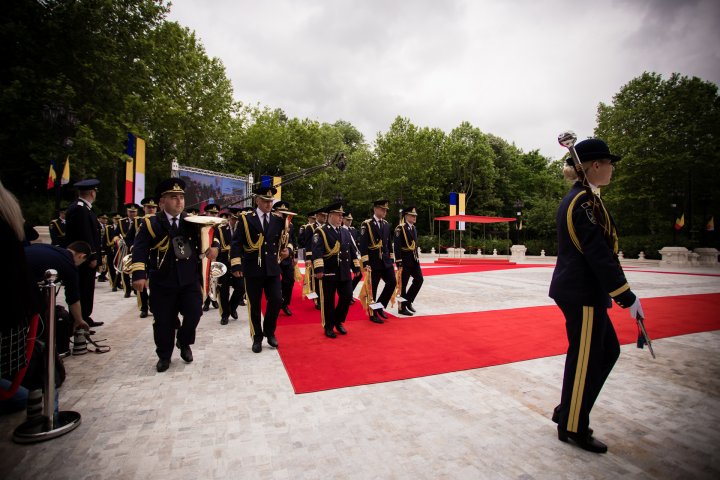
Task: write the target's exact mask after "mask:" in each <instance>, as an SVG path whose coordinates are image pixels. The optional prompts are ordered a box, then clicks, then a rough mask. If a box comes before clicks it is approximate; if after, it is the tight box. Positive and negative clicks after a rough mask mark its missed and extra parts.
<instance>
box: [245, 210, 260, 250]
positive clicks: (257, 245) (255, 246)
mask: <svg viewBox="0 0 720 480" xmlns="http://www.w3.org/2000/svg"><path fill="white" fill-rule="evenodd" d="M242 221H243V225H244V226H245V240H246V241H247V244H248V246H247V247H246V246H245V245H243V250H245V253H250V252H258V255H260V249H261V248H262V244H263V242H264V241H265V235H263V234H262V233H261V234H260V235H259V236H258V240H257V242H254V243H253V241H252V238H250V229H249V228H248V227H249V226H248V221H247V218H245V215H243V216H242Z"/></svg>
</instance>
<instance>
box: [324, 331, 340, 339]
mask: <svg viewBox="0 0 720 480" xmlns="http://www.w3.org/2000/svg"><path fill="white" fill-rule="evenodd" d="M325 336H326V337H328V338H337V335H335V332H333V331H332V330H325Z"/></svg>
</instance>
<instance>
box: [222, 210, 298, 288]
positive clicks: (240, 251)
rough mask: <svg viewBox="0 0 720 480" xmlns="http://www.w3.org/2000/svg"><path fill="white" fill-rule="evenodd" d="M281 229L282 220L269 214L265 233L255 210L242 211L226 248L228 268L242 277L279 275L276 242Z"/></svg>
mask: <svg viewBox="0 0 720 480" xmlns="http://www.w3.org/2000/svg"><path fill="white" fill-rule="evenodd" d="M283 228H285V224H284V222H283V220H282V219H280V218H278V217H277V216H275V215H273V214H270V219H269V220H268V231H267V235H266V234H264V233H263V227H262V223H261V222H260V217H258V215H257V213H256V212H255V211H252V212H248V213H245V214H242V215H241V216H240V218H239V219H238V226H237V229H236V230H235V235H233V239H232V244H231V247H230V268H231V269H232V271H233V272H239V271H242V274H243V276H244V277H266V276H268V277H271V276H276V275H280V265H279V264H278V243H279V242H280V234H281V233H282V231H283Z"/></svg>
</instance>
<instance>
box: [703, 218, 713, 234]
mask: <svg viewBox="0 0 720 480" xmlns="http://www.w3.org/2000/svg"><path fill="white" fill-rule="evenodd" d="M705 230H706V231H708V232H714V231H715V217H714V216H713V217H710V220H708V223H707V225H706V226H705Z"/></svg>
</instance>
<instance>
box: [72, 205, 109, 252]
mask: <svg viewBox="0 0 720 480" xmlns="http://www.w3.org/2000/svg"><path fill="white" fill-rule="evenodd" d="M65 226H66V230H65V235H66V237H67V244H68V245H70V244H71V243H72V242H75V241H77V240H83V241H85V242H88V243H89V244H90V248H91V249H92V255H88V261H92V260H98V261H99V260H100V257H99V255H100V222H98V219H97V216H95V212H93V211H92V209H91V208H90V206H88V204H87V203H85V202H84V201H82V200H80V199H78V200H77V201H75V202H74V203H72V204H71V205H70V206H69V207H68V209H67V212H65Z"/></svg>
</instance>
